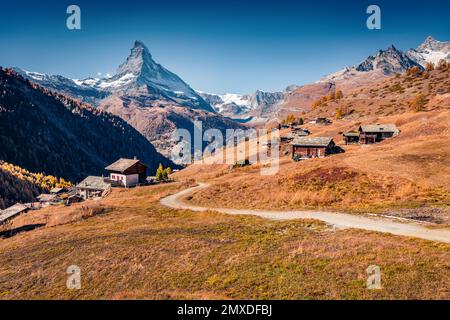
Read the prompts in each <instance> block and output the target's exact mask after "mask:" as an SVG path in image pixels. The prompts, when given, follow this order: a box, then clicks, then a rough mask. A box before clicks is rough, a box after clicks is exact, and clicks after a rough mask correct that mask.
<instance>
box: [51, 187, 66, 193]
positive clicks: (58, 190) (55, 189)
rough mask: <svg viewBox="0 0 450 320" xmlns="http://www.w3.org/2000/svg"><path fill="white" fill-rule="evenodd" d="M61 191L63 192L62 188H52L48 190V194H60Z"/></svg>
mask: <svg viewBox="0 0 450 320" xmlns="http://www.w3.org/2000/svg"><path fill="white" fill-rule="evenodd" d="M62 191H64V188H53V189H52V190H50V193H60V192H62Z"/></svg>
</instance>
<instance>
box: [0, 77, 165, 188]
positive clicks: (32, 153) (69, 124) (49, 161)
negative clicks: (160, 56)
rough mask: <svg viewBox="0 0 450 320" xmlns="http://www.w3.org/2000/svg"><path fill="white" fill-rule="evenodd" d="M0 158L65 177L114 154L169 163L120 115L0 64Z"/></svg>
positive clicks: (92, 169) (80, 174)
mask: <svg viewBox="0 0 450 320" xmlns="http://www.w3.org/2000/svg"><path fill="white" fill-rule="evenodd" d="M0 145H1V146H2V148H0V159H2V160H5V161H8V162H11V163H14V164H16V165H19V166H20V167H23V168H25V169H28V170H30V171H34V172H45V173H46V174H51V175H54V176H58V177H63V178H65V179H69V180H71V181H78V180H80V179H83V178H84V177H86V176H87V175H93V174H97V175H100V174H102V173H103V172H104V170H103V168H104V167H105V166H106V165H107V164H109V163H111V162H113V161H115V160H117V159H118V158H120V157H133V156H137V157H139V158H140V159H141V160H142V161H144V162H145V163H147V164H148V165H149V166H150V171H151V172H150V173H153V171H154V170H155V169H156V167H157V165H158V164H159V163H160V162H161V163H163V164H165V165H172V163H171V162H170V161H169V160H167V159H166V158H164V157H163V156H161V155H160V154H159V153H157V152H156V150H155V148H154V147H153V146H152V145H151V144H150V143H149V142H148V141H147V140H146V139H145V138H144V137H143V136H142V135H141V134H139V133H138V132H137V131H136V130H135V129H134V128H132V127H131V126H130V125H128V124H127V123H126V122H125V121H123V120H122V119H120V118H118V117H116V116H113V115H111V114H108V113H105V112H101V111H99V110H95V109H93V108H92V107H90V106H87V105H84V104H82V103H80V102H78V101H75V100H72V99H70V98H68V97H66V96H64V95H61V94H57V93H54V92H51V91H49V90H47V89H43V88H41V87H39V86H37V85H35V84H31V83H30V82H29V81H27V80H25V79H23V78H22V77H20V76H19V75H17V74H16V73H15V72H13V71H11V70H8V69H0Z"/></svg>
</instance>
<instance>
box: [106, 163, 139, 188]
mask: <svg viewBox="0 0 450 320" xmlns="http://www.w3.org/2000/svg"><path fill="white" fill-rule="evenodd" d="M147 168H148V166H147V165H146V164H144V163H142V162H141V161H140V160H138V159H119V160H117V161H116V162H114V163H113V164H111V165H109V166H107V167H106V168H105V169H106V170H107V171H109V178H110V180H111V181H112V182H113V183H117V184H120V185H122V186H124V187H126V188H128V187H134V186H136V185H138V184H139V183H141V182H142V183H145V181H146V178H147Z"/></svg>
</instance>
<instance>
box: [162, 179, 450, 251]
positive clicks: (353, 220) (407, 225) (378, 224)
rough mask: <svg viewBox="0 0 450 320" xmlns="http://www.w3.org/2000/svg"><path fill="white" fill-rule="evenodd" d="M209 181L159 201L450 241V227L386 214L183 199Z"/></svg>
mask: <svg viewBox="0 0 450 320" xmlns="http://www.w3.org/2000/svg"><path fill="white" fill-rule="evenodd" d="M208 187H209V184H206V183H199V185H198V186H195V187H192V188H188V189H185V190H183V191H180V192H178V193H176V194H173V195H170V196H168V197H165V198H163V199H161V200H160V203H161V204H162V205H164V206H166V207H169V208H172V209H183V210H191V211H196V212H202V211H216V212H221V213H225V214H230V215H253V216H258V217H262V218H265V219H270V220H295V219H315V220H320V221H323V222H325V223H327V224H330V225H332V226H333V227H334V228H338V229H347V228H355V229H362V230H369V231H376V232H383V233H390V234H393V235H398V236H406V237H413V238H420V239H425V240H431V241H438V242H445V243H450V230H448V229H431V228H427V227H425V226H424V225H421V224H419V223H415V222H395V221H392V220H391V219H388V218H384V217H375V216H374V217H367V216H363V215H353V214H347V213H339V212H327V211H297V210H288V211H270V210H247V209H229V208H208V207H201V206H196V205H191V204H188V203H185V202H183V201H181V200H180V199H181V198H182V197H185V196H187V195H188V194H190V193H192V192H195V191H198V190H201V189H205V188H208Z"/></svg>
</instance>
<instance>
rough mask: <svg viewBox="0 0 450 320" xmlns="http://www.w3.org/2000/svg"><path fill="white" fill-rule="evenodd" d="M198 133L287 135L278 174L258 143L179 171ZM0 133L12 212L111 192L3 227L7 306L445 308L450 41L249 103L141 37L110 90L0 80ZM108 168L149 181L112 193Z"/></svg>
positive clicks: (387, 55) (379, 55) (1, 75)
mask: <svg viewBox="0 0 450 320" xmlns="http://www.w3.org/2000/svg"><path fill="white" fill-rule="evenodd" d="M247 119H249V121H246V120H247ZM194 121H201V122H202V126H203V130H205V131H206V130H208V129H217V131H218V132H220V133H224V132H226V130H227V129H228V130H229V129H242V130H245V129H254V128H258V129H267V130H269V132H270V135H272V133H274V136H277V135H278V134H279V136H280V137H279V143H280V148H279V149H278V145H277V144H275V145H276V147H277V151H279V157H277V158H276V160H277V164H278V167H277V170H276V171H275V172H274V174H272V175H263V174H262V173H261V172H262V170H263V169H264V168H267V166H268V165H267V163H265V162H263V161H262V160H261V158H257V157H253V158H252V157H251V155H256V154H257V153H258V152H262V151H261V150H263V151H264V152H266V154H267V150H268V149H269V146H270V147H272V141H271V142H265V141H264V142H263V141H255V140H253V138H250V137H247V138H246V139H244V140H243V141H240V144H239V145H238V146H236V145H233V146H229V145H224V143H221V144H220V146H219V147H218V148H217V149H216V150H215V153H214V154H213V155H206V154H204V155H203V157H200V159H197V160H196V161H192V163H185V164H183V165H178V164H176V163H174V161H172V160H171V159H169V157H170V154H171V152H172V151H173V149H174V147H175V145H176V142H177V141H175V140H174V139H173V137H172V136H173V133H174V132H175V131H176V130H177V129H186V130H187V131H188V132H190V133H192V132H193V131H194V123H193V122H194ZM0 124H1V126H0V143H1V146H2V148H0V164H1V165H2V167H3V168H0V177H2V181H1V182H2V183H1V184H0V196H1V197H0V207H2V208H0V209H3V207H7V206H9V205H11V204H14V203H16V202H17V203H19V204H20V203H21V202H32V201H34V200H35V198H36V196H37V194H39V193H41V192H48V190H49V189H51V188H53V187H61V186H65V187H67V186H70V185H71V184H72V183H73V184H75V183H77V182H79V181H81V179H84V178H85V177H87V178H86V179H85V180H84V181H86V180H95V181H97V180H98V181H100V184H101V185H100V186H94V187H92V185H89V184H88V183H85V184H83V183H81V184H78V185H77V186H76V188H75V192H79V190H80V189H82V190H84V192H85V194H87V193H88V191H86V190H89V189H90V188H92V189H93V191H92V190H91V191H92V193H93V194H95V196H93V197H86V199H80V202H79V203H78V202H73V203H70V202H69V201H67V202H64V203H62V202H61V203H51V204H49V205H47V206H45V207H44V208H42V209H39V210H27V211H23V213H21V214H18V215H16V216H14V217H13V218H11V219H8V220H6V219H5V220H4V222H5V223H3V224H1V225H0V260H1V261H2V263H1V264H0V299H10V300H13V299H281V300H293V299H302V300H311V299H327V300H328V299H368V300H371V299H373V300H375V299H409V300H411V299H433V300H434V299H449V298H450V287H449V283H450V270H449V252H450V245H449V241H450V240H449V239H450V238H449V237H450V158H449V155H450V47H449V42H441V41H437V40H435V39H434V38H432V37H428V38H427V39H426V40H425V42H424V43H422V44H421V45H419V46H418V47H417V48H416V49H411V50H409V51H406V52H403V51H401V50H399V49H397V48H396V47H394V46H391V47H389V48H388V49H386V50H379V51H378V52H376V53H375V54H373V55H371V56H370V57H368V58H367V59H366V60H364V61H362V62H360V63H359V64H356V65H355V66H351V67H347V68H345V69H343V70H341V71H338V72H337V73H333V74H330V75H328V76H325V77H324V78H322V79H321V80H319V81H317V82H315V83H309V84H304V85H302V86H297V85H290V86H288V87H287V88H286V89H285V90H283V91H274V92H264V91H261V90H257V91H255V92H254V93H253V94H247V95H246V94H243V95H241V94H232V93H229V94H212V93H205V92H202V91H196V90H194V89H192V88H191V86H190V85H188V84H187V83H186V82H184V80H182V79H181V78H180V77H179V76H177V75H176V74H175V73H173V72H171V71H169V70H168V69H166V68H164V67H163V66H162V65H160V64H158V63H157V62H155V60H154V59H153V56H152V55H151V53H150V51H149V49H148V48H147V47H146V45H145V44H144V43H143V42H141V41H136V42H135V43H134V46H133V48H132V49H131V52H130V54H129V56H128V57H127V58H126V60H125V61H124V62H123V63H122V64H121V65H120V66H119V67H118V68H117V71H116V74H115V75H113V76H111V77H108V78H102V79H94V78H87V79H81V80H80V79H69V78H66V77H63V76H59V75H46V74H41V73H36V72H30V71H24V70H22V69H19V68H12V69H10V68H0ZM363 127H369V128H372V131H371V130H366V131H364V130H363ZM373 128H375V129H373ZM392 128H394V129H392ZM377 130H378V131H377ZM389 130H391V131H389ZM374 132H375V133H374ZM393 132H395V134H390V133H393ZM265 134H267V133H265ZM344 134H347V135H346V136H344ZM267 135H269V134H267ZM348 136H351V137H353V140H352V141H350V140H346V139H347V137H348ZM349 141H350V142H349ZM277 142H278V141H277ZM239 148H240V149H241V150H242V149H243V150H244V153H245V156H244V159H240V160H236V161H234V160H233V161H232V162H231V163H224V162H223V161H222V159H220V157H218V156H217V152H218V151H222V152H224V153H225V154H235V153H238V152H240V151H239V150H237V149H239ZM296 148H298V149H296ZM189 151H190V149H189ZM117 159H120V160H119V161H117ZM250 159H252V161H253V159H257V160H259V161H255V162H251V161H250ZM141 160H142V162H141ZM219 160H220V161H219ZM115 161H117V162H115ZM106 165H109V166H108V168H109V169H110V170H108V171H109V173H110V174H111V175H114V179H122V178H123V177H125V181H127V178H128V177H131V175H139V177H137V178H136V179H137V180H136V181H135V182H136V183H135V184H133V187H130V188H128V187H127V185H122V186H120V185H119V184H117V183H114V184H112V183H111V184H109V185H108V187H107V188H105V190H106V189H107V190H106V191H105V190H104V189H101V188H103V184H104V183H105V181H106V180H108V177H106V178H105V177H104V176H103V175H104V173H105V166H106ZM147 166H148V169H149V170H148V171H149V172H148V175H147V172H146V170H147ZM130 168H131V169H133V170H134V169H136V170H138V169H140V170H138V171H133V170H130V171H132V172H128V173H127V171H129V169H130ZM157 168H158V170H157ZM164 168H166V169H164ZM141 169H142V170H141ZM172 169H175V170H172ZM127 174H129V175H128V176H127ZM93 175H96V176H93ZM158 175H160V179H158ZM163 175H165V177H164V178H161V177H162V176H163ZM141 176H142V177H141ZM92 178H94V179H92ZM141 178H142V180H145V183H139V182H140V181H138V180H141ZM95 181H94V182H95ZM114 182H118V180H117V181H114ZM94 184H95V183H94ZM95 187H97V189H96V188H95ZM99 189H101V191H104V192H100V193H99V192H98V190H99ZM21 192H22V193H21ZM0 213H1V211H0ZM73 265H75V266H78V267H79V268H80V270H81V273H82V286H81V288H80V289H79V290H68V288H67V286H66V280H67V271H66V270H67V268H68V267H69V266H73ZM373 265H376V266H379V267H380V268H381V270H382V289H380V290H368V287H367V277H368V271H367V270H368V268H369V266H373Z"/></svg>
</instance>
